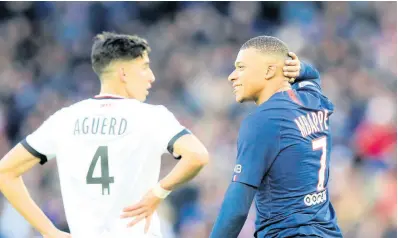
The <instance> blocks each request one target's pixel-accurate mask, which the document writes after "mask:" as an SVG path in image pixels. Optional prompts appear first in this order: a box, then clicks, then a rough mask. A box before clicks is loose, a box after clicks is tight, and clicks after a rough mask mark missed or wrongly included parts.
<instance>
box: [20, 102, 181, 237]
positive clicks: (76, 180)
mask: <svg viewBox="0 0 398 238" xmlns="http://www.w3.org/2000/svg"><path fill="white" fill-rule="evenodd" d="M49 120H51V121H53V123H56V124H57V125H58V127H59V130H58V131H57V135H58V136H57V137H56V139H55V142H54V146H55V147H56V150H55V152H54V154H55V156H56V157H57V164H58V170H59V175H60V182H61V190H62V195H63V200H64V206H65V213H66V216H67V220H68V224H69V226H70V229H71V234H72V236H73V237H120V238H123V237H142V235H143V226H144V222H140V223H138V224H137V225H136V226H134V227H132V228H126V225H127V223H128V222H129V221H131V219H124V220H122V219H120V215H121V212H122V209H123V208H124V207H126V206H129V205H132V204H135V203H137V202H138V201H139V200H140V199H141V198H142V197H143V195H144V194H145V193H146V192H147V191H148V190H149V189H150V188H151V187H153V186H154V185H155V184H156V183H157V181H158V177H159V172H160V157H161V155H162V154H163V153H164V152H166V151H167V150H166V148H167V145H168V143H169V141H170V140H171V139H172V138H173V136H174V135H176V134H178V132H180V131H182V130H184V128H183V127H182V126H181V125H180V124H179V123H178V121H177V120H175V118H174V116H173V114H171V113H170V112H169V111H168V110H167V109H166V108H165V107H163V106H153V105H149V104H145V103H141V102H139V101H137V100H134V99H121V98H109V97H102V98H92V99H87V100H84V101H81V102H79V103H76V104H74V105H72V106H70V107H68V108H64V109H62V110H60V111H58V112H57V113H56V114H54V115H53V116H52V117H51V118H50V119H49ZM27 139H29V138H27ZM30 141H32V142H33V141H34V140H33V139H30ZM28 142H29V141H28ZM149 233H150V234H151V233H152V234H153V235H154V236H156V237H160V227H159V221H158V218H157V216H156V214H155V215H154V216H153V219H152V222H151V227H150V231H149Z"/></svg>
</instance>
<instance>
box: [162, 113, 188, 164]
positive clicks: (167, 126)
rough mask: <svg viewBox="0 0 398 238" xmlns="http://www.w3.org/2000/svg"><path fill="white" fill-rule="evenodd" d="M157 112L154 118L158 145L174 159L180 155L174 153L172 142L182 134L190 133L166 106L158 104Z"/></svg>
mask: <svg viewBox="0 0 398 238" xmlns="http://www.w3.org/2000/svg"><path fill="white" fill-rule="evenodd" d="M158 110H159V111H158V114H157V117H156V118H155V120H156V124H157V126H156V128H157V129H156V132H155V135H156V138H157V142H158V143H159V146H160V147H161V148H162V149H163V153H167V152H169V153H170V154H171V155H173V157H174V158H175V159H180V158H181V156H180V155H178V154H176V153H174V143H175V142H176V141H177V140H178V139H179V138H180V137H181V136H183V135H186V134H191V132H190V131H189V130H188V129H186V128H185V127H184V126H182V125H181V124H180V122H179V121H178V120H177V119H176V118H175V116H174V115H173V113H171V112H170V111H169V110H168V109H167V108H166V107H164V106H158Z"/></svg>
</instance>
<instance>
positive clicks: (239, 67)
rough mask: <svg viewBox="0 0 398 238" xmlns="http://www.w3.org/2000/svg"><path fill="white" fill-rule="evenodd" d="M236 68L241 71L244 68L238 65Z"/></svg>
mask: <svg viewBox="0 0 398 238" xmlns="http://www.w3.org/2000/svg"><path fill="white" fill-rule="evenodd" d="M236 68H237V69H240V70H242V69H244V68H245V67H244V66H242V65H238V66H236Z"/></svg>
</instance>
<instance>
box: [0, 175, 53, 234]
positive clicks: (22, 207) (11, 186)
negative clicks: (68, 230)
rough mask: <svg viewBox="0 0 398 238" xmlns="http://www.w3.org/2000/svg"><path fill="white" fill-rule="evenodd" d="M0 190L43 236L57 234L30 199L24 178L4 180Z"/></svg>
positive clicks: (0, 183) (0, 184)
mask: <svg viewBox="0 0 398 238" xmlns="http://www.w3.org/2000/svg"><path fill="white" fill-rule="evenodd" d="M0 190H1V192H2V193H3V194H4V196H5V197H6V198H7V200H8V201H9V202H10V203H11V205H12V206H13V207H14V208H15V209H16V210H17V211H18V212H19V213H20V214H21V215H22V216H23V217H24V218H25V219H26V220H27V221H28V222H29V223H30V224H31V225H32V226H33V227H34V228H36V229H37V230H38V231H39V232H40V233H41V234H42V235H50V234H52V233H54V232H56V230H57V229H56V228H55V226H54V225H53V224H52V222H51V221H50V220H49V219H48V218H47V216H46V215H45V214H44V213H43V211H42V210H41V209H40V208H39V207H38V206H37V204H36V203H35V202H34V201H33V199H32V198H31V197H30V195H29V193H28V190H27V189H26V186H25V184H24V182H23V180H22V177H16V178H2V179H1V182H0Z"/></svg>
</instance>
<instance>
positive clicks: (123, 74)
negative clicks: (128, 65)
mask: <svg viewBox="0 0 398 238" xmlns="http://www.w3.org/2000/svg"><path fill="white" fill-rule="evenodd" d="M118 73H119V78H120V80H122V82H123V83H126V73H125V72H124V68H123V67H120V68H119V71H118Z"/></svg>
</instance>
